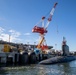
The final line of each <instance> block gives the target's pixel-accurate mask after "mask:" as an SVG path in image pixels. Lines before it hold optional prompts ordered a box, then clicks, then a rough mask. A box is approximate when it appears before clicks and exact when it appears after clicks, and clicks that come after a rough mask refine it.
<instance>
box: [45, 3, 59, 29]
mask: <svg viewBox="0 0 76 75" xmlns="http://www.w3.org/2000/svg"><path fill="white" fill-rule="evenodd" d="M57 4H58V3H55V4H54V6H53V8H52V10H51V12H50V16H49V18H48V22H47V24H46V27H45V29H46V28H47V27H48V25H49V23H50V21H51V20H52V16H53V14H54V11H55V8H56V5H57Z"/></svg>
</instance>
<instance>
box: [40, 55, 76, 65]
mask: <svg viewBox="0 0 76 75" xmlns="http://www.w3.org/2000/svg"><path fill="white" fill-rule="evenodd" d="M73 60H76V56H55V57H52V58H49V59H46V60H43V61H41V62H39V64H43V65H49V64H56V63H64V62H70V61H73Z"/></svg>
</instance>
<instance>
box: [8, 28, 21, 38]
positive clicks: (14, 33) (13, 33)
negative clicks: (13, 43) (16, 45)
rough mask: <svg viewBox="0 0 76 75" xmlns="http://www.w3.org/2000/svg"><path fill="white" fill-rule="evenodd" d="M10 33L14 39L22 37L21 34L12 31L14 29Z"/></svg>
mask: <svg viewBox="0 0 76 75" xmlns="http://www.w3.org/2000/svg"><path fill="white" fill-rule="evenodd" d="M9 32H10V33H11V36H13V37H19V36H20V35H21V33H20V32H17V31H15V30H12V29H11V30H9Z"/></svg>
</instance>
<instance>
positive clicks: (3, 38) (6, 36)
mask: <svg viewBox="0 0 76 75" xmlns="http://www.w3.org/2000/svg"><path fill="white" fill-rule="evenodd" d="M0 39H1V40H4V41H9V35H8V34H5V33H2V34H1V35H0Z"/></svg>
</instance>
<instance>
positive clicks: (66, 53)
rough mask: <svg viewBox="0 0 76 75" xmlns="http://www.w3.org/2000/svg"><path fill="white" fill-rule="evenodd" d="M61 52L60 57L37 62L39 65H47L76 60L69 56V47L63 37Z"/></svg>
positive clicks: (74, 57)
mask: <svg viewBox="0 0 76 75" xmlns="http://www.w3.org/2000/svg"><path fill="white" fill-rule="evenodd" d="M62 52H63V55H62V56H54V57H51V58H49V59H46V60H42V61H40V62H39V64H43V65H49V64H57V63H65V62H70V61H73V60H76V56H73V55H70V54H69V46H68V45H67V44H66V40H65V37H63V42H62Z"/></svg>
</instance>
